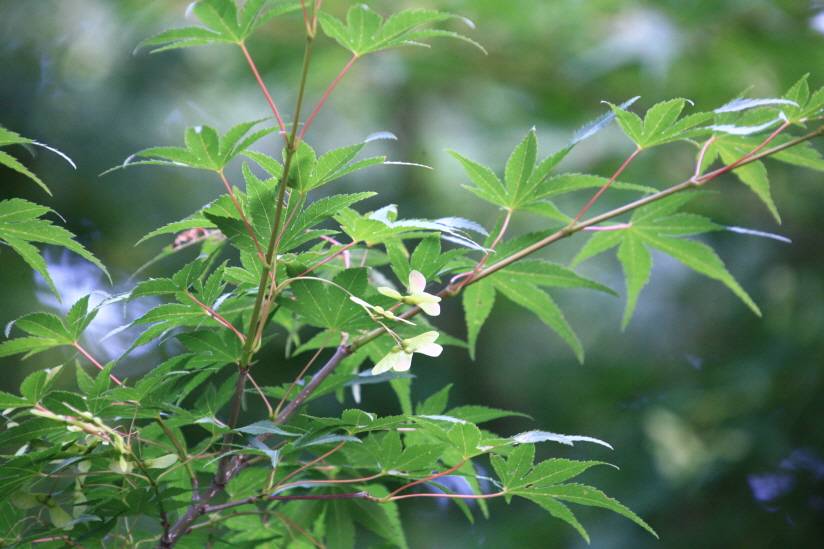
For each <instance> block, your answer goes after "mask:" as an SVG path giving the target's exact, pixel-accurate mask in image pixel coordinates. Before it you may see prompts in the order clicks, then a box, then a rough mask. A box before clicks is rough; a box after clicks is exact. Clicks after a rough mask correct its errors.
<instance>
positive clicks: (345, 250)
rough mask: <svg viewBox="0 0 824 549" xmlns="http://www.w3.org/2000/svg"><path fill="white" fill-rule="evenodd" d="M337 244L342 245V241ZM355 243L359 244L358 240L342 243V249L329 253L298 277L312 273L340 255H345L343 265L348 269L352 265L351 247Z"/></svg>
mask: <svg viewBox="0 0 824 549" xmlns="http://www.w3.org/2000/svg"><path fill="white" fill-rule="evenodd" d="M336 244H337V245H338V246H341V243H340V242H336ZM355 244H357V242H350V243H349V244H343V245H342V246H343V247H342V248H341V249H339V250H337V251H335V252H334V253H332V254H330V255H328V256H327V257H325V258H324V259H322V260H321V261H319V262H317V263H315V264H314V265H312V266H311V267H309V268H308V269H306V270H305V271H303V272H302V273H300V274H299V275H298V278H300V277H302V276H306V275H308V274H309V273H311V272H312V271H314V270H315V269H317V268H318V267H322V266H323V265H326V264H327V263H329V262H330V261H332V260H333V259H335V258H336V257H338V256H339V255H343V265H344V267H345V268H347V269H348V268H349V265H350V258H349V249H350V248H352V247H353V246H354V245H355Z"/></svg>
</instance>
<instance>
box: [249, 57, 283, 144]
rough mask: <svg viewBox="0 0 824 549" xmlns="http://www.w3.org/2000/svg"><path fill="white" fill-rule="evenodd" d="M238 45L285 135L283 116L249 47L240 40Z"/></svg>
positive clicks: (281, 131)
mask: <svg viewBox="0 0 824 549" xmlns="http://www.w3.org/2000/svg"><path fill="white" fill-rule="evenodd" d="M239 45H240V49H241V51H242V52H243V56H244V57H245V58H246V62H247V63H249V68H250V69H251V70H252V74H253V75H254V76H255V80H257V83H258V86H259V87H260V91H261V92H263V97H265V98H266V102H267V103H268V104H269V108H270V109H272V114H274V115H275V120H277V122H278V127H279V128H280V133H281V134H283V135H286V123H285V122H284V121H283V117H282V116H281V115H280V111H279V110H278V106H277V104H275V100H274V99H272V94H271V93H269V88H267V87H266V83H265V82H264V81H263V78H262V77H261V76H260V71H258V68H257V65H256V64H255V60H254V59H253V58H252V55H251V54H250V53H249V49H248V48H247V47H246V44H244V43H243V42H241V43H240V44H239Z"/></svg>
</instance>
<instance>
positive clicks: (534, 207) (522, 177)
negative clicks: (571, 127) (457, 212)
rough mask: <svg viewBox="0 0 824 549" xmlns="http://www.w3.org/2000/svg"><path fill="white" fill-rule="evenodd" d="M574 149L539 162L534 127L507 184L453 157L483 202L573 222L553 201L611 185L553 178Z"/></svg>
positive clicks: (514, 157) (624, 186)
mask: <svg viewBox="0 0 824 549" xmlns="http://www.w3.org/2000/svg"><path fill="white" fill-rule="evenodd" d="M572 147H573V145H569V146H567V147H565V148H563V149H561V150H559V151H557V152H556V153H554V154H551V155H549V156H548V157H547V158H545V159H544V160H542V161H538V159H537V149H538V139H537V136H536V133H535V129H534V128H533V129H531V130H530V131H529V132H528V133H527V135H526V137H525V138H524V139H523V140H522V141H521V142H520V143H519V144H518V145H517V146H516V147H515V150H514V151H513V152H512V154H511V155H510V157H509V159H508V160H507V163H506V168H505V170H504V179H503V181H502V180H501V179H500V178H499V177H498V176H497V175H496V174H495V172H494V171H492V170H491V169H490V168H488V167H486V166H484V165H483V164H480V163H478V162H475V161H474V160H471V159H469V158H467V157H465V156H463V155H461V154H460V153H457V152H455V151H450V154H451V155H452V157H453V158H455V159H456V160H457V161H458V162H460V164H461V166H462V167H463V169H464V171H465V172H466V175H467V177H469V179H470V181H472V183H473V185H472V186H464V188H465V189H467V190H468V191H470V192H471V193H473V194H475V195H476V196H477V197H478V198H480V199H481V200H484V201H486V202H489V203H491V204H494V205H496V206H500V207H501V208H504V209H507V210H511V211H518V210H521V211H530V212H533V213H537V214H540V215H544V216H547V217H550V218H553V219H557V220H559V221H564V222H569V221H570V218H569V217H568V216H566V215H565V214H563V213H562V212H561V211H560V210H559V209H558V208H557V207H556V206H555V205H554V204H553V203H552V202H550V201H549V199H550V198H553V197H557V196H560V195H563V194H566V193H570V192H574V191H578V190H582V189H590V188H598V187H602V186H603V185H604V184H605V183H606V182H607V179H606V178H604V177H598V176H594V175H585V174H574V173H570V174H562V175H556V176H552V175H551V172H552V170H553V169H554V168H555V167H556V166H557V165H558V164H559V163H560V162H561V161H562V160H563V159H564V158H566V156H567V154H569V152H570V151H571V150H572ZM612 188H614V189H620V190H629V191H638V192H655V189H653V188H651V187H644V186H641V185H633V184H631V183H624V182H620V181H619V182H614V183H613V184H612Z"/></svg>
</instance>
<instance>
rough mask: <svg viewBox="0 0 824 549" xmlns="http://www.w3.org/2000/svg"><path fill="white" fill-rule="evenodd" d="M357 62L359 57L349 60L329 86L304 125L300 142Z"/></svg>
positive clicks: (354, 56) (355, 56)
mask: <svg viewBox="0 0 824 549" xmlns="http://www.w3.org/2000/svg"><path fill="white" fill-rule="evenodd" d="M357 60H358V56H357V55H353V56H352V58H351V59H349V62H348V63H346V65H345V66H344V67H343V69H341V71H340V72H339V73H338V75H337V76H336V77H335V79H334V80H332V83H331V84H329V87H328V88H326V91H325V92H323V96H322V97H321V98H320V101H318V104H317V105H315V108H314V109H312V112H311V114H310V115H309V118H307V119H306V122H305V123H304V124H303V128H302V129H301V130H300V135H299V137H298V139H299V140H302V139H303V136H305V135H306V132H308V131H309V127H310V126H311V125H312V122H314V121H315V118H317V116H318V114H319V113H320V111H321V109H322V108H323V106H324V105H325V104H326V102H327V101H328V100H329V96H330V95H332V92H333V91H335V88H337V87H338V84H340V81H341V80H343V77H344V76H346V73H348V72H349V69H351V68H352V65H354V64H355V61H357Z"/></svg>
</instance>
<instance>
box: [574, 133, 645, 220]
mask: <svg viewBox="0 0 824 549" xmlns="http://www.w3.org/2000/svg"><path fill="white" fill-rule="evenodd" d="M642 150H643V149H641V148H640V147H637V148H636V149H635V150H634V151H632V154H631V155H629V156H628V157H627V159H626V160H624V162H623V163H622V164H621V165H620V166H619V167H618V169H617V170H615V173H614V174H612V177H610V178H609V180H608V181H607V182H606V183H604V185H603V186H602V187H601V188H600V189H598V191H597V192H596V193H595V194H594V195H593V196H592V198H590V199H589V202H587V203H586V204H584V207H583V208H581V210H580V211H579V212H578V213H577V214H576V215H575V217H574V218H573V220H572V223H571V224H575V223H578V221H580V219H581V218H582V217H583V216H584V214H585V213H587V212H588V211H589V209H590V208H592V207H593V206H594V205H595V203H596V202H598V199H599V198H601V195H603V194H604V193H605V192H607V189H609V188H610V187H611V186H612V184H613V183H615V180H616V179H618V177H620V176H621V174H622V173H624V170H626V169H627V166H629V165H630V163H631V162H632V161H633V160H635V157H637V156H638V155H639V154H641V151H642Z"/></svg>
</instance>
